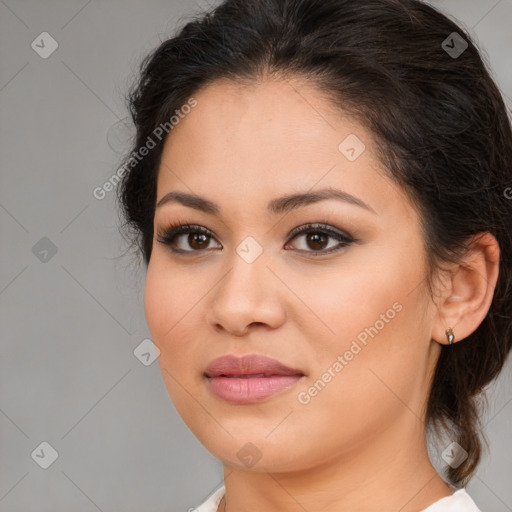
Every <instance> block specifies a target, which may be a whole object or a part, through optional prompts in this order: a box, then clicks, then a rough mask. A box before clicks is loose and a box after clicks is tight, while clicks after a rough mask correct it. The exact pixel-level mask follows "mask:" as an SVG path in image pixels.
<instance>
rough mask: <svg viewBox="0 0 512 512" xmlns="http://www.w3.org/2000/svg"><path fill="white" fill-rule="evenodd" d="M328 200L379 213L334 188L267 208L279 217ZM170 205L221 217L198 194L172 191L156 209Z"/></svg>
mask: <svg viewBox="0 0 512 512" xmlns="http://www.w3.org/2000/svg"><path fill="white" fill-rule="evenodd" d="M328 199H336V200H338V201H343V202H345V203H349V204H352V205H355V206H359V207H361V208H364V209H365V210H368V211H370V212H373V213H374V214H376V213H377V212H376V211H375V210H374V209H373V208H372V207H371V206H369V205H368V204H366V203H365V202H364V201H363V200H362V199H359V198H358V197H356V196H353V195H352V194H349V193H348V192H344V191H343V190H338V189H334V188H325V189H321V190H315V191H314V192H304V193H298V194H290V195H286V196H282V197H279V198H277V199H273V200H272V201H270V202H269V203H268V207H267V208H268V210H269V212H270V213H272V214H274V215H278V214H282V213H287V212H290V211H291V210H295V209H297V208H300V207H303V206H308V205H310V204H313V203H317V202H319V201H325V200H328ZM169 203H180V204H182V205H183V206H188V207H189V208H194V209H195V210H199V211H202V212H205V213H209V214H212V215H217V216H220V214H221V209H220V206H219V205H217V204H216V203H214V202H213V201H211V200H209V199H206V198H205V197H201V196H198V195H196V194H189V193H185V192H178V191H172V192H169V193H168V194H165V196H163V197H162V199H160V201H158V203H157V205H156V207H157V208H160V207H161V206H163V205H164V204H169Z"/></svg>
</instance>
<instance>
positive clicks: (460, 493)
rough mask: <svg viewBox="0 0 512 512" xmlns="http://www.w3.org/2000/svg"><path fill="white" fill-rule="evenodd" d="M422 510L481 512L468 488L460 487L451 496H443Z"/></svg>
mask: <svg viewBox="0 0 512 512" xmlns="http://www.w3.org/2000/svg"><path fill="white" fill-rule="evenodd" d="M422 512H481V510H480V509H479V508H478V507H477V506H476V503H475V502H474V501H473V499H472V498H471V496H470V495H469V494H468V493H467V491H466V489H464V488H462V489H458V490H457V491H455V492H454V493H453V494H452V495H451V496H446V497H445V498H441V499H440V500H439V501H436V502H435V503H432V505H430V506H429V507H428V508H426V509H424V510H422Z"/></svg>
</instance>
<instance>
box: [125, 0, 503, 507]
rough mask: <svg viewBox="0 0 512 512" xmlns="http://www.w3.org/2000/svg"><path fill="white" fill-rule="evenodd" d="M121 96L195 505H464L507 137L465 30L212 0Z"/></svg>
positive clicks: (397, 9) (422, 10)
mask: <svg viewBox="0 0 512 512" xmlns="http://www.w3.org/2000/svg"><path fill="white" fill-rule="evenodd" d="M130 108H131V113H132V117H133V121H134V124H135V126H136V128H137V137H136V141H135V144H134V146H133V151H132V153H131V154H130V156H129V157H127V159H126V162H125V165H124V167H123V169H124V171H123V173H124V176H123V181H122V183H121V186H120V187H119V189H118V197H119V200H120V204H121V206H122V209H123V214H124V216H125V218H126V225H125V227H126V228H128V232H129V235H131V236H132V240H133V243H134V245H135V246H136V248H137V249H138V250H140V252H141V253H142V255H143V257H144V262H145V264H146V265H147V274H146V287H145V296H144V299H145V313H146V319H147V322H148V326H149V329H150V331H151V334H152V337H153V340H154V343H155V344H156V346H157V347H158V349H159V350H160V356H159V362H160V367H161V370H162V375H163V377H164V381H165V384H166V386H167V389H168V392H169V394H170V397H171V399H172V401H173V403H174V405H175V407H176V409H177V411H178V412H179V414H180V415H181V417H182V418H183V420H184V421H185V422H186V424H187V425H188V426H189V428H190V429H191V431H192V432H193V433H194V434H195V435H196V436H197V438H198V439H199V440H200V441H201V443H203V445H204V446H205V447H206V448H207V449H208V450H209V451H210V452H211V453H212V454H213V455H214V456H216V457H218V458H219V459H220V460H221V461H222V462H223V467H224V485H223V486H222V487H221V488H219V489H218V490H217V491H216V492H215V493H214V494H213V495H212V496H210V498H209V499H207V500H206V501H205V502H204V503H202V504H201V505H200V506H199V508H197V510H198V511H201V512H206V511H212V512H213V511H218V512H224V511H226V512H241V511H242V510H246V511H249V510H250V511H256V510H258V511H262V510H264V511H265V512H273V511H281V512H283V511H290V512H291V511H299V510H307V511H309V512H316V511H320V510H321V511H337V512H340V511H350V512H358V511H359V512H362V511H365V512H367V511H398V510H400V511H401V512H413V511H414V512H417V511H428V512H435V511H441V510H442V511H444V512H450V511H452V512H455V511H466V512H469V511H478V508H477V506H476V504H475V502H474V501H473V500H472V498H471V497H470V496H469V494H468V493H467V491H466V490H465V486H466V484H467V482H468V481H469V479H470V478H471V477H472V476H473V474H474V472H475V469H476V467H477V464H478V462H479V459H480V456H481V444H482V443H481V441H482V439H483V437H482V432H481V430H480V429H481V425H480V424H479V417H480V415H481V410H480V409H479V407H478V403H479V402H478V399H479V397H480V396H481V395H480V393H481V392H482V390H483V388H484V386H486V385H487V384H488V383H489V382H491V381H492V380H493V379H494V378H495V377H496V376H497V375H498V374H499V372H500V370H501V369H502V367H503V364H504V361H505V359H506V357H507V354H508V353H509V351H510V348H511V340H512V333H511V330H512V319H511V316H512V315H511V313H512V304H511V300H510V289H511V286H512V234H511V231H510V225H511V224H512V208H511V207H512V203H511V200H510V194H507V190H509V189H510V184H511V183H512V168H511V167H512V164H511V162H512V132H511V127H510V121H509V119H508V118H507V113H506V109H505V106H504V103H503V101H502V98H501V96H500V93H499V91H498V89H497V87H496V85H495V83H494V82H493V80H492V79H491V78H490V76H489V73H488V71H487V70H486V68H485V65H484V64H483V62H482V60H481V58H480V56H479V53H478V51H477V49H476V47H475V45H474V44H473V42H472V41H471V39H470V37H469V36H468V34H467V33H466V32H464V31H463V30H462V29H461V28H460V27H459V26H457V25H456V24H455V23H453V22H452V21H450V20H449V19H448V18H447V17H445V16H444V15H442V14H440V13H439V12H438V11H436V10H435V9H433V8H432V7H430V6H428V5H426V4H423V3H422V2H419V1H415V0H362V1H359V2H352V1H348V0H251V1H247V0H225V1H224V2H223V3H222V4H220V5H219V6H218V7H217V8H215V9H214V10H212V12H210V13H208V14H207V15H205V16H204V17H202V18H198V19H195V20H193V21H190V22H189V23H188V24H186V26H185V27H184V28H183V29H182V30H181V31H180V32H179V33H178V34H177V35H176V36H175V37H173V38H171V39H169V40H167V41H164V42H163V43H162V44H161V45H160V46H159V47H158V48H157V49H156V50H155V51H154V52H152V53H151V55H149V56H148V57H147V58H146V59H145V61H144V63H143V65H142V67H141V76H140V78H139V80H138V82H137V84H136V86H135V88H134V89H133V91H132V93H131V95H130ZM428 433H434V434H436V435H437V437H436V439H437V444H436V446H435V447H434V448H433V449H431V452H430V453H429V451H428V449H427V442H426V436H427V434H428ZM432 450H433V451H432ZM431 456H433V457H434V456H435V457H436V458H437V459H438V460H440V461H441V464H442V468H441V469H442V470H443V471H441V472H438V471H437V470H436V469H435V467H434V465H433V463H432V462H431V460H430V457H431Z"/></svg>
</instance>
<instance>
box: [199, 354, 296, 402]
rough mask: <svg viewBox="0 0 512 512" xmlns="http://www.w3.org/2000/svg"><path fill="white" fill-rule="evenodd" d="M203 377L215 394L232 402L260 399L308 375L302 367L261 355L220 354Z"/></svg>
mask: <svg viewBox="0 0 512 512" xmlns="http://www.w3.org/2000/svg"><path fill="white" fill-rule="evenodd" d="M203 376H204V377H206V381H207V383H208V389H209V390H210V391H211V392H212V393H213V394H214V395H215V396H216V397H218V398H221V399H222V400H224V401H227V402H230V403H233V404H251V403H255V402H260V401H262V400H265V399H267V398H269V397H271V396H273V395H275V394H277V393H280V392H282V391H285V390H287V389H289V388H291V387H292V386H294V385H295V384H297V383H298V382H299V381H301V380H303V379H304V378H306V375H305V374H304V372H303V371H302V370H299V369H297V368H291V367H289V366H286V365H285V364H283V363H281V362H280V361H278V360H276V359H272V358H269V357H266V356H263V355H258V354H248V355H244V356H242V357H239V356H237V355H234V354H228V355H226V356H222V357H219V358H217V359H214V360H213V361H211V362H210V364H209V365H208V367H207V369H206V371H205V372H204V373H203Z"/></svg>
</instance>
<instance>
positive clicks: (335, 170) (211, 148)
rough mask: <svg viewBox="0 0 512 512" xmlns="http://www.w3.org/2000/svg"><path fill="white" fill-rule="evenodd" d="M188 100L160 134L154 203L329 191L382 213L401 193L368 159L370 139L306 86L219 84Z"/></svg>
mask: <svg viewBox="0 0 512 512" xmlns="http://www.w3.org/2000/svg"><path fill="white" fill-rule="evenodd" d="M194 98H195V100H196V101H197V105H196V106H195V107H194V108H193V109H192V110H191V111H190V113H189V114H187V115H186V116H184V118H183V119H181V120H180V122H179V123H178V124H177V125H176V126H174V128H173V130H172V131H171V132H170V134H169V136H168V137H167V140H166V143H165V146H164V150H163V154H162V159H161V166H160V170H159V174H158V192H157V201H158V200H159V199H160V198H161V197H162V196H163V195H164V194H165V193H167V192H168V191H169V190H181V191H184V192H193V193H196V194H200V195H203V196H208V197H212V198H213V197H215V198H216V202H220V203H222V201H223V200H225V201H226V202H233V201H238V202H240V205H241V206H242V205H243V202H244V201H246V202H247V201H250V200H251V198H254V199H255V201H258V200H259V199H260V198H261V197H262V196H265V199H266V201H267V200H268V199H269V198H270V197H275V196H277V195H280V194H283V193H291V192H297V191H301V192H303V191H306V190H309V189H313V188H314V187H317V188H319V187H325V186H331V187H336V188H343V189H344V190H346V191H347V192H349V193H351V194H354V195H359V196H360V197H363V198H367V199H364V200H365V201H366V202H368V203H372V202H373V207H374V208H375V209H376V210H377V211H379V209H380V210H381V211H383V210H384V209H386V208H388V207H389V206H388V203H389V200H390V198H394V199H395V200H396V199H397V196H400V195H401V193H400V190H398V188H397V187H396V186H395V185H394V183H391V182H390V180H389V179H388V178H386V177H385V175H384V172H383V168H382V166H381V164H380V162H379V161H378V160H377V158H376V157H375V156H374V154H375V152H374V144H375V142H374V140H373V137H372V135H371V134H370V133H369V132H368V131H367V130H365V129H364V128H363V127H362V126H361V125H360V124H359V123H357V122H356V121H355V120H354V119H352V118H350V117H348V116H346V115H344V114H343V112H341V111H340V110H339V109H337V108H335V106H334V105H333V104H332V103H331V102H330V101H329V100H328V99H327V98H326V97H325V96H323V95H322V94H321V93H320V92H319V91H318V90H316V89H315V87H314V86H312V85H311V84H310V83H307V82H305V81H300V80H293V81H292V80H276V79H268V80H264V81H262V82H259V83H255V84H251V85H241V84H238V83H234V82H232V81H227V80H223V81H219V82H215V83H213V84H210V85H209V86H208V87H206V88H205V89H203V90H201V91H200V92H199V93H197V94H195V95H194ZM354 137H355V138H354ZM347 138H348V139H347ZM345 140H349V141H360V143H361V144H362V145H364V146H361V147H359V148H356V149H358V151H360V150H361V148H364V150H362V153H361V154H360V156H358V157H357V158H356V159H355V160H352V161H351V160H350V159H348V158H347V156H346V154H345V153H343V151H341V150H340V144H342V148H343V143H344V141H345ZM356 144H357V142H356ZM372 191H373V192H372ZM378 191H380V194H379V193H378ZM386 194H387V195H386ZM390 194H391V195H390ZM241 196H243V197H241ZM383 196H384V197H383ZM400 200H403V198H400ZM266 201H265V205H266Z"/></svg>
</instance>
